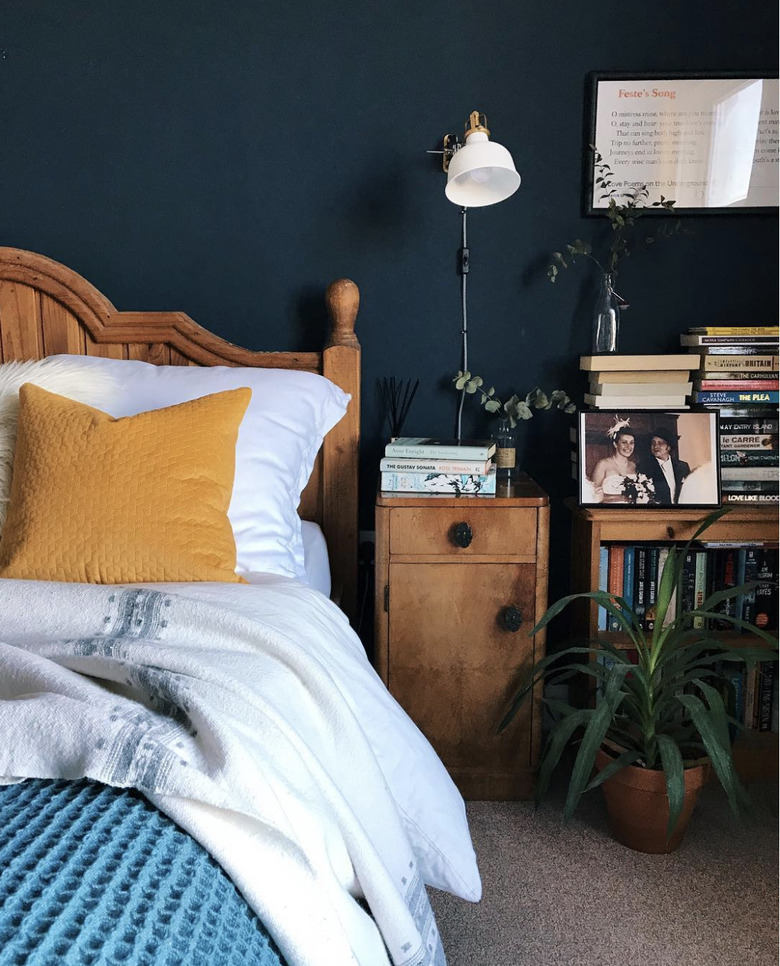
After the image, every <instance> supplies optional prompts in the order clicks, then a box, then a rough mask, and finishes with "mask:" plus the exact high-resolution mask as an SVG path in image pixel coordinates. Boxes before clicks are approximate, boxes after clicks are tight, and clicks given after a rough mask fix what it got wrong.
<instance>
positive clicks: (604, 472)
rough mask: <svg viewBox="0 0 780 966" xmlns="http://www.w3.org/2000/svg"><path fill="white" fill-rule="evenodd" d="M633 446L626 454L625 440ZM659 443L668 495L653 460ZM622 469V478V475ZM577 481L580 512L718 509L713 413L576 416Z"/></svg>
mask: <svg viewBox="0 0 780 966" xmlns="http://www.w3.org/2000/svg"><path fill="white" fill-rule="evenodd" d="M629 436H630V437H632V439H633V446H632V447H631V449H630V452H629V451H628V437H629ZM661 438H665V441H666V445H667V446H668V448H669V458H670V459H671V461H672V462H671V467H670V468H671V471H672V476H673V479H674V492H673V493H672V492H671V489H670V487H669V485H668V483H667V475H666V474H665V473H664V471H663V469H662V468H661V464H660V463H659V461H658V459H657V456H658V455H663V453H662V450H663V447H662V446H661V445H660V444H656V447H657V452H656V453H655V455H654V453H653V449H652V447H653V443H654V440H658V439H661ZM622 464H625V465H626V472H625V473H624V472H622ZM577 478H578V490H579V493H578V496H579V505H580V506H582V507H603V506H609V507H610V508H612V507H615V508H621V507H623V508H626V507H628V508H631V509H636V508H637V507H642V508H643V509H645V508H646V509H647V510H648V511H652V510H658V509H664V508H666V509H668V508H669V507H675V506H684V507H686V508H700V509H707V508H713V507H718V506H720V501H721V484H720V435H719V417H718V413H717V411H713V410H710V411H706V412H692V411H691V410H663V411H661V410H648V409H642V410H639V409H635V410H631V411H628V412H621V413H619V414H616V413H614V412H611V411H609V410H606V411H603V412H602V411H599V410H596V411H587V412H581V413H580V414H579V432H578V453H577Z"/></svg>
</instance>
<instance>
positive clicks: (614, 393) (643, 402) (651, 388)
mask: <svg viewBox="0 0 780 966" xmlns="http://www.w3.org/2000/svg"><path fill="white" fill-rule="evenodd" d="M698 366H699V359H698V356H696V355H694V354H693V353H689V352H685V353H681V354H668V355H640V356H631V355H605V356H581V357H580V369H581V370H582V371H583V372H587V374H588V383H589V384H588V392H587V393H585V403H586V405H588V406H590V407H591V409H609V410H612V411H613V412H621V411H622V410H626V409H689V408H690V407H689V404H688V396H689V395H690V392H691V373H692V372H693V371H695V370H696V369H698Z"/></svg>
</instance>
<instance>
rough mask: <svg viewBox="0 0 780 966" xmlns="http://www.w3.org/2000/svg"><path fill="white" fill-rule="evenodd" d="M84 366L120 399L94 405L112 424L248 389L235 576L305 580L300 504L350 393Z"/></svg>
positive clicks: (146, 367) (232, 510) (89, 360)
mask: <svg viewBox="0 0 780 966" xmlns="http://www.w3.org/2000/svg"><path fill="white" fill-rule="evenodd" d="M52 358H54V359H58V358H59V359H63V358H65V359H67V358H70V357H69V356H53V357H52ZM81 362H82V363H83V364H84V365H86V366H90V367H93V368H94V369H95V370H103V371H105V372H108V373H110V374H111V376H113V378H114V380H115V381H116V383H117V385H118V392H117V393H116V394H115V395H114V396H113V398H112V399H111V400H110V402H109V401H107V402H105V404H96V405H98V408H101V409H103V410H104V411H105V412H107V413H109V414H110V415H111V416H115V417H120V416H134V415H136V414H137V413H140V412H144V411H146V410H150V409H162V408H163V407H164V406H173V405H175V404H176V403H181V402H186V401H188V400H190V399H197V398H198V397H199V396H205V395H208V394H209V393H214V392H222V391H223V390H226V389H236V388H239V387H241V386H248V387H249V388H250V389H251V390H252V399H251V401H250V403H249V407H248V409H247V411H246V415H245V416H244V418H243V420H242V422H241V427H240V429H239V432H238V441H237V443H236V476H235V482H234V484H233V497H232V499H231V502H230V507H229V509H228V517H229V518H230V522H231V524H232V526H233V533H234V535H235V538H236V571H237V572H238V573H241V574H243V573H258V572H265V573H275V574H281V575H283V576H287V577H297V578H298V579H301V580H304V581H306V579H307V578H306V570H305V564H304V550H303V539H302V536H301V521H300V517H299V516H298V504H299V503H300V500H301V493H302V492H303V489H304V487H305V486H306V484H307V482H308V480H309V477H310V476H311V471H312V468H313V466H314V459H315V457H316V455H317V452H318V450H319V448H320V446H321V445H322V440H323V438H324V437H325V435H326V433H328V431H329V430H331V429H332V428H333V427H334V426H335V425H336V423H337V422H338V421H339V420H340V419H341V417H342V416H343V415H344V413H345V412H346V411H347V404H348V403H349V400H350V396H349V395H348V394H347V393H345V392H343V391H342V390H341V389H339V387H338V386H336V385H334V384H333V383H332V382H330V380H328V379H325V378H324V377H323V376H319V375H317V374H316V373H312V372H298V371H296V370H290V369H253V368H242V367H231V366H155V365H151V364H150V363H148V362H138V361H136V360H123V359H104V358H100V357H91V356H90V357H83V358H81Z"/></svg>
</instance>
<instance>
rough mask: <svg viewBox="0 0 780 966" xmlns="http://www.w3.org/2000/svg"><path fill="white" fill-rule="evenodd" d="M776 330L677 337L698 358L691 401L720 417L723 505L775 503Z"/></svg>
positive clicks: (734, 329) (698, 331)
mask: <svg viewBox="0 0 780 966" xmlns="http://www.w3.org/2000/svg"><path fill="white" fill-rule="evenodd" d="M778 332H780V329H778V326H776V325H756V326H701V327H697V328H693V329H689V330H688V333H687V335H682V336H680V342H681V343H682V344H683V345H684V346H688V347H690V348H691V349H693V350H695V351H696V352H698V353H699V357H700V364H699V371H698V372H697V373H696V376H695V378H694V383H693V389H694V391H693V400H694V402H695V403H696V405H697V408H700V409H713V410H717V411H718V413H719V416H720V466H721V470H720V475H721V494H722V498H723V502H724V503H777V502H778V472H779V469H778V446H777V443H778V412H777V403H778V351H779V350H778Z"/></svg>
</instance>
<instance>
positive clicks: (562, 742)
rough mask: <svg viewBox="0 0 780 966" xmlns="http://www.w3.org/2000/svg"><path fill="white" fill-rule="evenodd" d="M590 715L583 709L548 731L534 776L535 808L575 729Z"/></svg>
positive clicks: (589, 711)
mask: <svg viewBox="0 0 780 966" xmlns="http://www.w3.org/2000/svg"><path fill="white" fill-rule="evenodd" d="M592 715H593V711H592V710H591V709H590V708H584V709H582V710H580V711H576V712H575V713H574V714H571V715H569V716H568V717H566V718H563V719H562V720H561V721H559V722H558V723H557V724H556V725H555V726H554V727H553V728H551V729H550V734H549V735H548V737H547V741H546V743H545V746H544V750H543V752H542V755H541V761H540V763H539V773H538V775H537V776H536V805H537V808H538V806H539V803H540V802H541V800H542V799H543V798H544V796H545V794H546V793H547V788H548V787H549V784H550V778H551V777H552V773H553V771H554V770H555V769H556V768H557V766H558V763H559V762H560V760H561V755H562V754H563V752H564V749H565V748H566V745H567V744H568V743H569V739H570V738H571V736H572V735H573V734H574V732H575V731H576V730H577V728H579V727H581V726H582V725H584V724H585V723H586V722H587V721H588V719H589V718H590V717H591V716H592Z"/></svg>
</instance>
